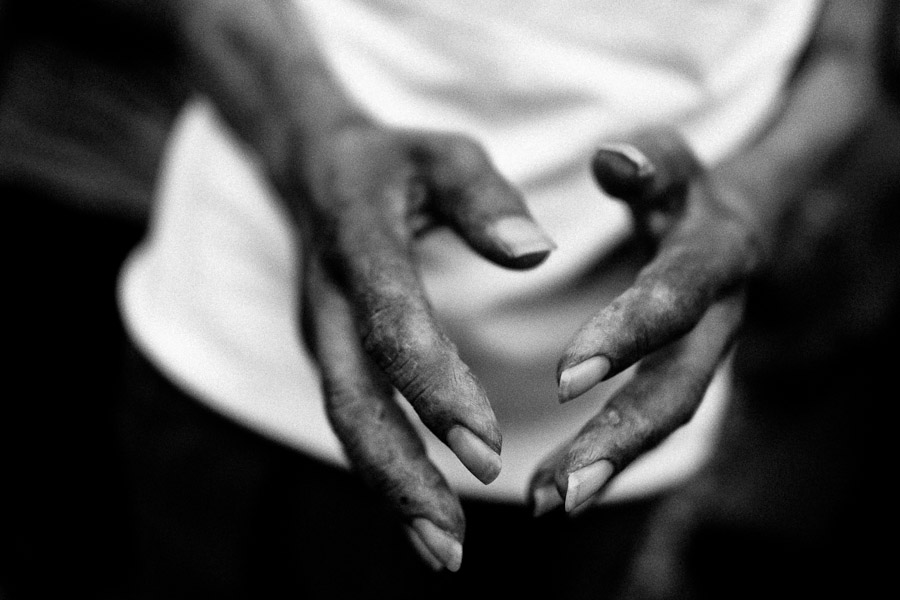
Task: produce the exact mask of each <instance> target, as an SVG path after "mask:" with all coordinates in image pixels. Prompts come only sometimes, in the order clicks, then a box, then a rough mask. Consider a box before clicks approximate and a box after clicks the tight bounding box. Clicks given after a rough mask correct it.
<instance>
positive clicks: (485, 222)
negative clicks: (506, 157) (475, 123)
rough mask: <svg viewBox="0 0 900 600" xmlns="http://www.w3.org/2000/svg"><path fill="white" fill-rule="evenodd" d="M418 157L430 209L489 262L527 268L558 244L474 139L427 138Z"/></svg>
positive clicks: (458, 137)
mask: <svg viewBox="0 0 900 600" xmlns="http://www.w3.org/2000/svg"><path fill="white" fill-rule="evenodd" d="M418 159H419V161H420V165H421V168H422V169H423V171H424V173H425V174H426V178H427V180H428V183H429V186H430V190H431V198H430V202H429V207H430V208H431V210H434V211H435V212H437V213H438V215H439V216H440V217H441V218H442V219H444V220H445V221H447V222H449V223H450V224H451V225H452V226H453V227H454V228H455V229H456V231H457V232H458V233H459V234H460V236H461V237H462V238H463V239H465V240H466V242H467V243H468V244H469V245H470V246H471V247H472V249H474V250H475V251H476V252H478V253H479V254H481V255H482V256H484V257H485V258H487V259H488V260H491V261H493V262H495V263H497V264H499V265H502V266H504V267H508V268H513V269H525V268H531V267H534V266H536V265H538V264H540V263H541V262H542V261H543V260H544V259H546V258H547V256H548V255H549V254H550V252H551V251H552V250H554V249H555V248H556V244H555V243H554V242H553V240H551V239H550V237H549V235H548V234H547V233H546V232H545V231H544V230H543V229H542V228H541V226H540V225H539V224H538V223H537V222H536V221H535V220H534V218H533V217H532V216H531V213H530V212H529V211H528V207H527V206H526V204H525V200H524V198H523V197H522V195H521V194H520V193H519V192H518V190H516V189H515V188H514V187H513V186H512V185H511V184H510V183H509V182H507V181H506V179H505V178H504V177H503V176H501V175H500V173H498V172H497V170H496V169H495V168H494V166H493V164H492V163H491V160H490V158H489V157H488V155H487V153H486V152H485V151H484V149H483V148H482V147H481V146H480V145H478V144H477V143H475V142H473V141H471V140H468V139H467V138H464V137H460V136H441V137H436V136H429V137H428V139H427V141H425V142H423V143H422V144H421V145H420V146H419V152H418Z"/></svg>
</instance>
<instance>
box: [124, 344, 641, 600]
mask: <svg viewBox="0 0 900 600" xmlns="http://www.w3.org/2000/svg"><path fill="white" fill-rule="evenodd" d="M126 373H127V387H128V392H127V394H126V400H125V403H124V405H123V408H124V418H123V420H122V424H123V428H122V433H123V439H124V446H125V451H126V455H127V458H128V467H129V468H128V473H129V476H130V478H131V479H130V483H131V485H132V486H133V487H132V489H133V492H134V500H135V508H136V512H135V515H134V517H135V523H136V530H137V531H138V532H139V536H140V552H141V554H140V557H139V561H138V563H139V564H140V568H141V572H140V579H139V588H140V589H141V590H142V597H146V598H192V599H194V598H200V597H202V598H407V597H408V598H430V599H439V598H455V599H457V600H458V599H459V598H466V597H469V598H471V597H477V598H481V597H484V598H496V597H542V595H543V597H554V598H607V597H609V595H610V594H611V593H612V591H613V590H614V589H615V588H616V587H617V586H618V585H619V583H620V582H621V580H622V577H623V576H624V573H625V570H626V567H627V565H628V563H629V560H630V557H631V554H632V552H633V550H634V548H635V546H636V544H637V542H638V541H639V540H640V539H641V534H642V531H643V525H644V523H645V520H646V518H647V516H648V513H649V510H650V508H651V507H652V506H653V502H652V501H642V502H634V503H627V504H620V505H616V506H613V507H607V508H605V509H598V510H596V511H594V513H587V514H584V515H582V516H581V517H579V518H577V519H569V518H566V517H565V516H563V515H549V516H547V517H545V518H541V519H534V518H532V517H531V515H530V514H529V513H528V511H527V509H526V508H525V507H524V506H519V505H513V504H503V503H493V502H481V501H479V502H474V501H468V502H465V503H464V509H465V511H466V516H467V524H468V525H467V535H466V543H465V550H464V558H463V566H462V569H461V570H460V571H459V572H458V573H438V574H435V573H432V572H431V571H429V570H428V569H427V568H426V567H424V566H423V565H422V564H421V563H420V562H419V559H418V558H417V557H416V556H415V555H414V554H413V552H412V551H411V550H410V549H409V547H408V545H407V544H408V543H407V541H406V539H405V537H404V536H403V533H402V528H401V524H400V522H399V521H398V520H397V519H396V518H395V517H394V516H393V515H392V514H391V513H390V512H388V511H387V510H386V509H385V508H384V507H382V505H381V504H380V503H379V500H378V498H376V497H374V496H373V495H372V494H371V493H370V492H369V491H368V490H367V489H366V488H365V487H364V486H363V485H362V484H361V483H360V482H359V481H358V480H357V479H356V478H355V477H354V476H353V475H352V474H350V473H348V472H346V471H344V470H342V469H339V468H336V467H333V466H330V465H327V464H323V463H321V462H319V461H316V460H313V459H310V458H309V457H306V456H304V455H302V454H300V453H298V452H296V451H294V450H292V449H289V448H287V447H285V446H283V445H280V444H278V443H275V442H272V441H270V440H267V439H265V438H263V437H261V436H259V435H257V434H256V433H253V432H251V431H249V430H247V429H245V428H243V427H241V426H239V425H237V424H235V423H234V422H232V421H230V420H228V419H226V418H224V417H222V416H220V415H219V414H217V413H215V412H214V411H212V410H210V409H208V408H206V407H205V406H204V405H202V404H200V403H198V402H196V401H195V400H193V399H191V398H189V397H187V396H186V395H185V394H184V393H183V392H182V391H181V390H180V389H178V388H177V387H175V386H174V385H172V383H170V382H169V381H167V380H166V378H165V377H163V376H162V375H161V374H160V373H159V372H158V371H157V370H156V369H155V368H154V367H153V366H152V365H151V364H150V363H149V362H148V361H147V360H146V359H145V358H144V357H143V356H141V354H140V353H139V352H138V351H136V350H134V349H132V350H131V351H130V353H129V357H128V367H127V369H126ZM298 401H301V400H299V399H298Z"/></svg>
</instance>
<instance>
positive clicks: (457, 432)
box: [447, 427, 503, 483]
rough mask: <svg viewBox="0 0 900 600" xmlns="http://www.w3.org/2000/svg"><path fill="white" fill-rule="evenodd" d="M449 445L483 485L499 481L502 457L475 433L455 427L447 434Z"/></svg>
mask: <svg viewBox="0 0 900 600" xmlns="http://www.w3.org/2000/svg"><path fill="white" fill-rule="evenodd" d="M447 445H448V446H450V449H451V450H453V453H454V454H456V456H457V457H458V458H459V460H460V461H461V462H462V464H464V465H465V466H466V468H467V469H469V471H471V472H472V474H473V475H475V477H477V478H478V479H479V480H481V482H482V483H490V482H492V481H493V480H495V479H497V475H499V474H500V468H501V467H502V466H503V463H502V461H501V460H500V455H499V454H497V453H496V452H494V451H493V450H491V449H490V448H489V447H488V445H487V444H485V443H484V442H483V441H482V440H481V439H480V438H478V437H477V436H476V435H475V434H474V433H472V432H471V431H469V430H468V429H466V428H465V427H454V428H453V429H451V430H450V431H449V432H448V433H447Z"/></svg>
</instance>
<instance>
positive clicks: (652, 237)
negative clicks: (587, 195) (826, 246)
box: [529, 130, 767, 514]
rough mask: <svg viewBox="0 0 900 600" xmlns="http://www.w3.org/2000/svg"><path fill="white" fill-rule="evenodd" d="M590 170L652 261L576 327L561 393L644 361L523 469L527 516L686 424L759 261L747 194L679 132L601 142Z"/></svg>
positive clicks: (586, 494) (563, 363)
mask: <svg viewBox="0 0 900 600" xmlns="http://www.w3.org/2000/svg"><path fill="white" fill-rule="evenodd" d="M592 167H593V173H594V176H595V178H596V180H597V182H598V183H599V185H600V186H601V187H602V188H603V189H604V190H605V191H606V192H607V193H608V194H610V195H611V196H614V197H616V198H619V199H621V200H622V201H624V202H626V203H627V204H628V206H629V208H630V209H631V211H632V214H633V216H634V219H635V223H636V226H637V231H638V235H640V236H642V237H643V238H644V239H646V240H647V241H648V242H649V243H651V244H652V245H653V247H654V250H655V256H654V258H653V260H652V261H651V262H650V263H649V264H648V265H647V266H646V267H644V268H643V269H642V270H641V271H640V273H639V274H638V276H637V278H636V280H635V282H634V284H633V285H632V286H631V287H630V288H629V289H628V290H626V291H625V292H624V293H623V294H621V295H620V296H619V297H617V298H616V299H615V300H614V301H613V302H611V303H610V304H609V305H608V306H606V307H605V308H604V309H603V310H601V311H600V312H599V313H597V314H596V315H595V316H594V317H593V318H591V319H590V320H589V321H588V322H587V323H586V324H585V325H583V326H582V328H581V329H580V330H579V331H578V332H577V334H576V335H575V337H574V339H573V340H572V342H571V343H570V344H569V346H568V348H567V350H566V351H565V353H564V355H563V357H562V358H561V360H560V362H559V365H558V370H557V372H558V374H559V397H560V401H561V402H567V401H569V400H572V399H574V398H576V397H578V396H580V395H581V394H583V393H584V392H586V391H588V390H589V389H590V388H592V387H594V386H595V385H597V384H598V383H600V382H601V381H603V380H605V379H607V378H609V377H611V376H614V375H616V374H618V373H620V372H621V371H623V370H624V369H626V368H628V367H629V366H631V365H632V364H634V363H636V362H637V361H638V360H641V362H640V364H639V365H638V367H637V370H636V374H635V377H634V378H633V379H632V380H631V381H629V382H628V383H627V384H625V385H624V386H623V387H622V388H621V389H620V390H619V391H618V392H617V393H616V394H615V395H614V396H613V397H612V398H611V399H610V400H609V402H608V403H607V404H606V405H605V406H604V407H603V408H602V409H601V410H600V412H599V413H598V414H597V415H596V416H595V417H593V418H592V419H590V420H589V421H588V422H587V424H586V425H585V426H584V427H583V428H582V429H581V431H580V432H579V433H578V434H577V435H576V436H575V437H574V439H572V440H571V441H569V442H567V443H566V444H564V445H563V446H562V447H560V448H559V449H557V450H556V451H555V452H553V453H552V454H551V455H550V456H549V457H547V458H546V459H544V461H543V462H542V463H541V464H540V466H539V467H538V469H537V471H536V473H535V475H534V476H533V478H532V481H531V484H530V489H529V498H530V499H531V501H532V503H533V506H534V511H535V514H542V513H544V512H547V511H549V510H551V509H553V508H555V507H556V506H559V505H560V504H562V503H564V504H565V508H566V511H572V510H574V509H575V508H577V507H579V506H581V505H583V504H585V503H587V502H589V501H590V500H591V499H593V498H596V497H597V496H598V495H599V494H598V493H599V492H601V491H602V490H603V489H604V488H605V487H606V485H607V484H608V483H609V481H610V480H611V479H612V477H614V476H615V475H616V474H617V473H619V472H621V471H622V470H623V469H624V468H625V467H627V466H628V465H629V464H630V463H631V462H632V461H633V460H634V459H635V458H637V457H638V456H639V455H640V454H642V453H644V452H646V451H647V450H649V449H651V448H652V447H653V446H655V445H657V444H658V443H659V442H661V441H662V440H663V439H664V438H666V437H667V436H668V435H669V434H671V433H672V432H673V431H674V430H675V429H677V428H678V427H680V426H681V425H683V424H684V423H686V422H687V421H688V420H690V418H691V417H692V416H693V414H694V412H695V411H696V409H697V407H698V406H699V404H700V402H701V400H702V398H703V395H704V393H705V391H706V388H707V386H708V384H709V382H710V380H711V379H712V377H713V375H714V374H715V372H716V369H717V368H718V366H719V364H720V363H721V361H722V360H723V358H724V357H725V355H726V354H727V352H728V350H729V348H730V347H731V345H732V342H733V340H734V338H735V336H736V333H737V331H738V329H739V327H740V324H741V319H742V315H743V309H744V284H745V282H746V280H747V278H748V277H749V276H750V275H752V274H753V273H754V272H756V271H757V270H758V269H759V267H760V265H761V264H762V263H764V262H765V261H764V257H765V255H766V254H767V251H766V248H765V244H764V236H763V235H762V234H761V232H760V228H759V227H758V226H756V225H755V222H754V220H753V219H752V217H751V213H750V212H749V211H748V210H747V208H746V207H749V206H752V204H750V199H749V197H748V196H749V194H748V193H747V192H746V191H744V190H743V189H742V188H741V186H740V185H738V183H737V182H736V181H732V180H730V179H729V178H728V177H727V176H725V175H724V174H723V173H717V172H706V171H704V169H703V168H702V167H701V165H700V164H699V162H698V161H697V159H696V158H695V157H694V155H693V153H692V152H691V151H690V149H689V148H688V147H687V146H686V144H685V143H684V141H683V140H682V139H681V138H680V137H679V136H678V134H676V133H674V132H672V131H665V130H660V131H651V132H648V133H644V134H641V135H639V136H636V137H635V138H634V139H632V140H631V141H629V142H628V143H624V144H610V145H608V146H604V147H602V148H601V149H600V150H598V152H597V153H596V155H595V158H594V161H593V165H592Z"/></svg>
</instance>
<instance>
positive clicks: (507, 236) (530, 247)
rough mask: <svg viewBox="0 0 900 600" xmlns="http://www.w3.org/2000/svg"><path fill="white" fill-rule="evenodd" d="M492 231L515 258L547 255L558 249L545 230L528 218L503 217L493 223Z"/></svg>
mask: <svg viewBox="0 0 900 600" xmlns="http://www.w3.org/2000/svg"><path fill="white" fill-rule="evenodd" d="M491 229H492V233H493V235H494V237H496V238H497V239H499V240H500V241H501V242H502V243H503V245H505V246H506V250H507V252H509V254H510V256H512V257H513V258H524V257H526V256H529V255H536V254H546V253H547V252H550V251H551V250H555V249H556V244H555V243H554V242H553V240H551V239H550V238H549V237H548V236H547V234H546V233H544V230H543V229H541V228H540V227H539V226H538V225H537V223H535V222H534V221H532V220H531V219H528V218H526V217H521V216H515V217H503V218H502V219H499V220H497V221H496V222H495V223H493V224H492V225H491Z"/></svg>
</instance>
